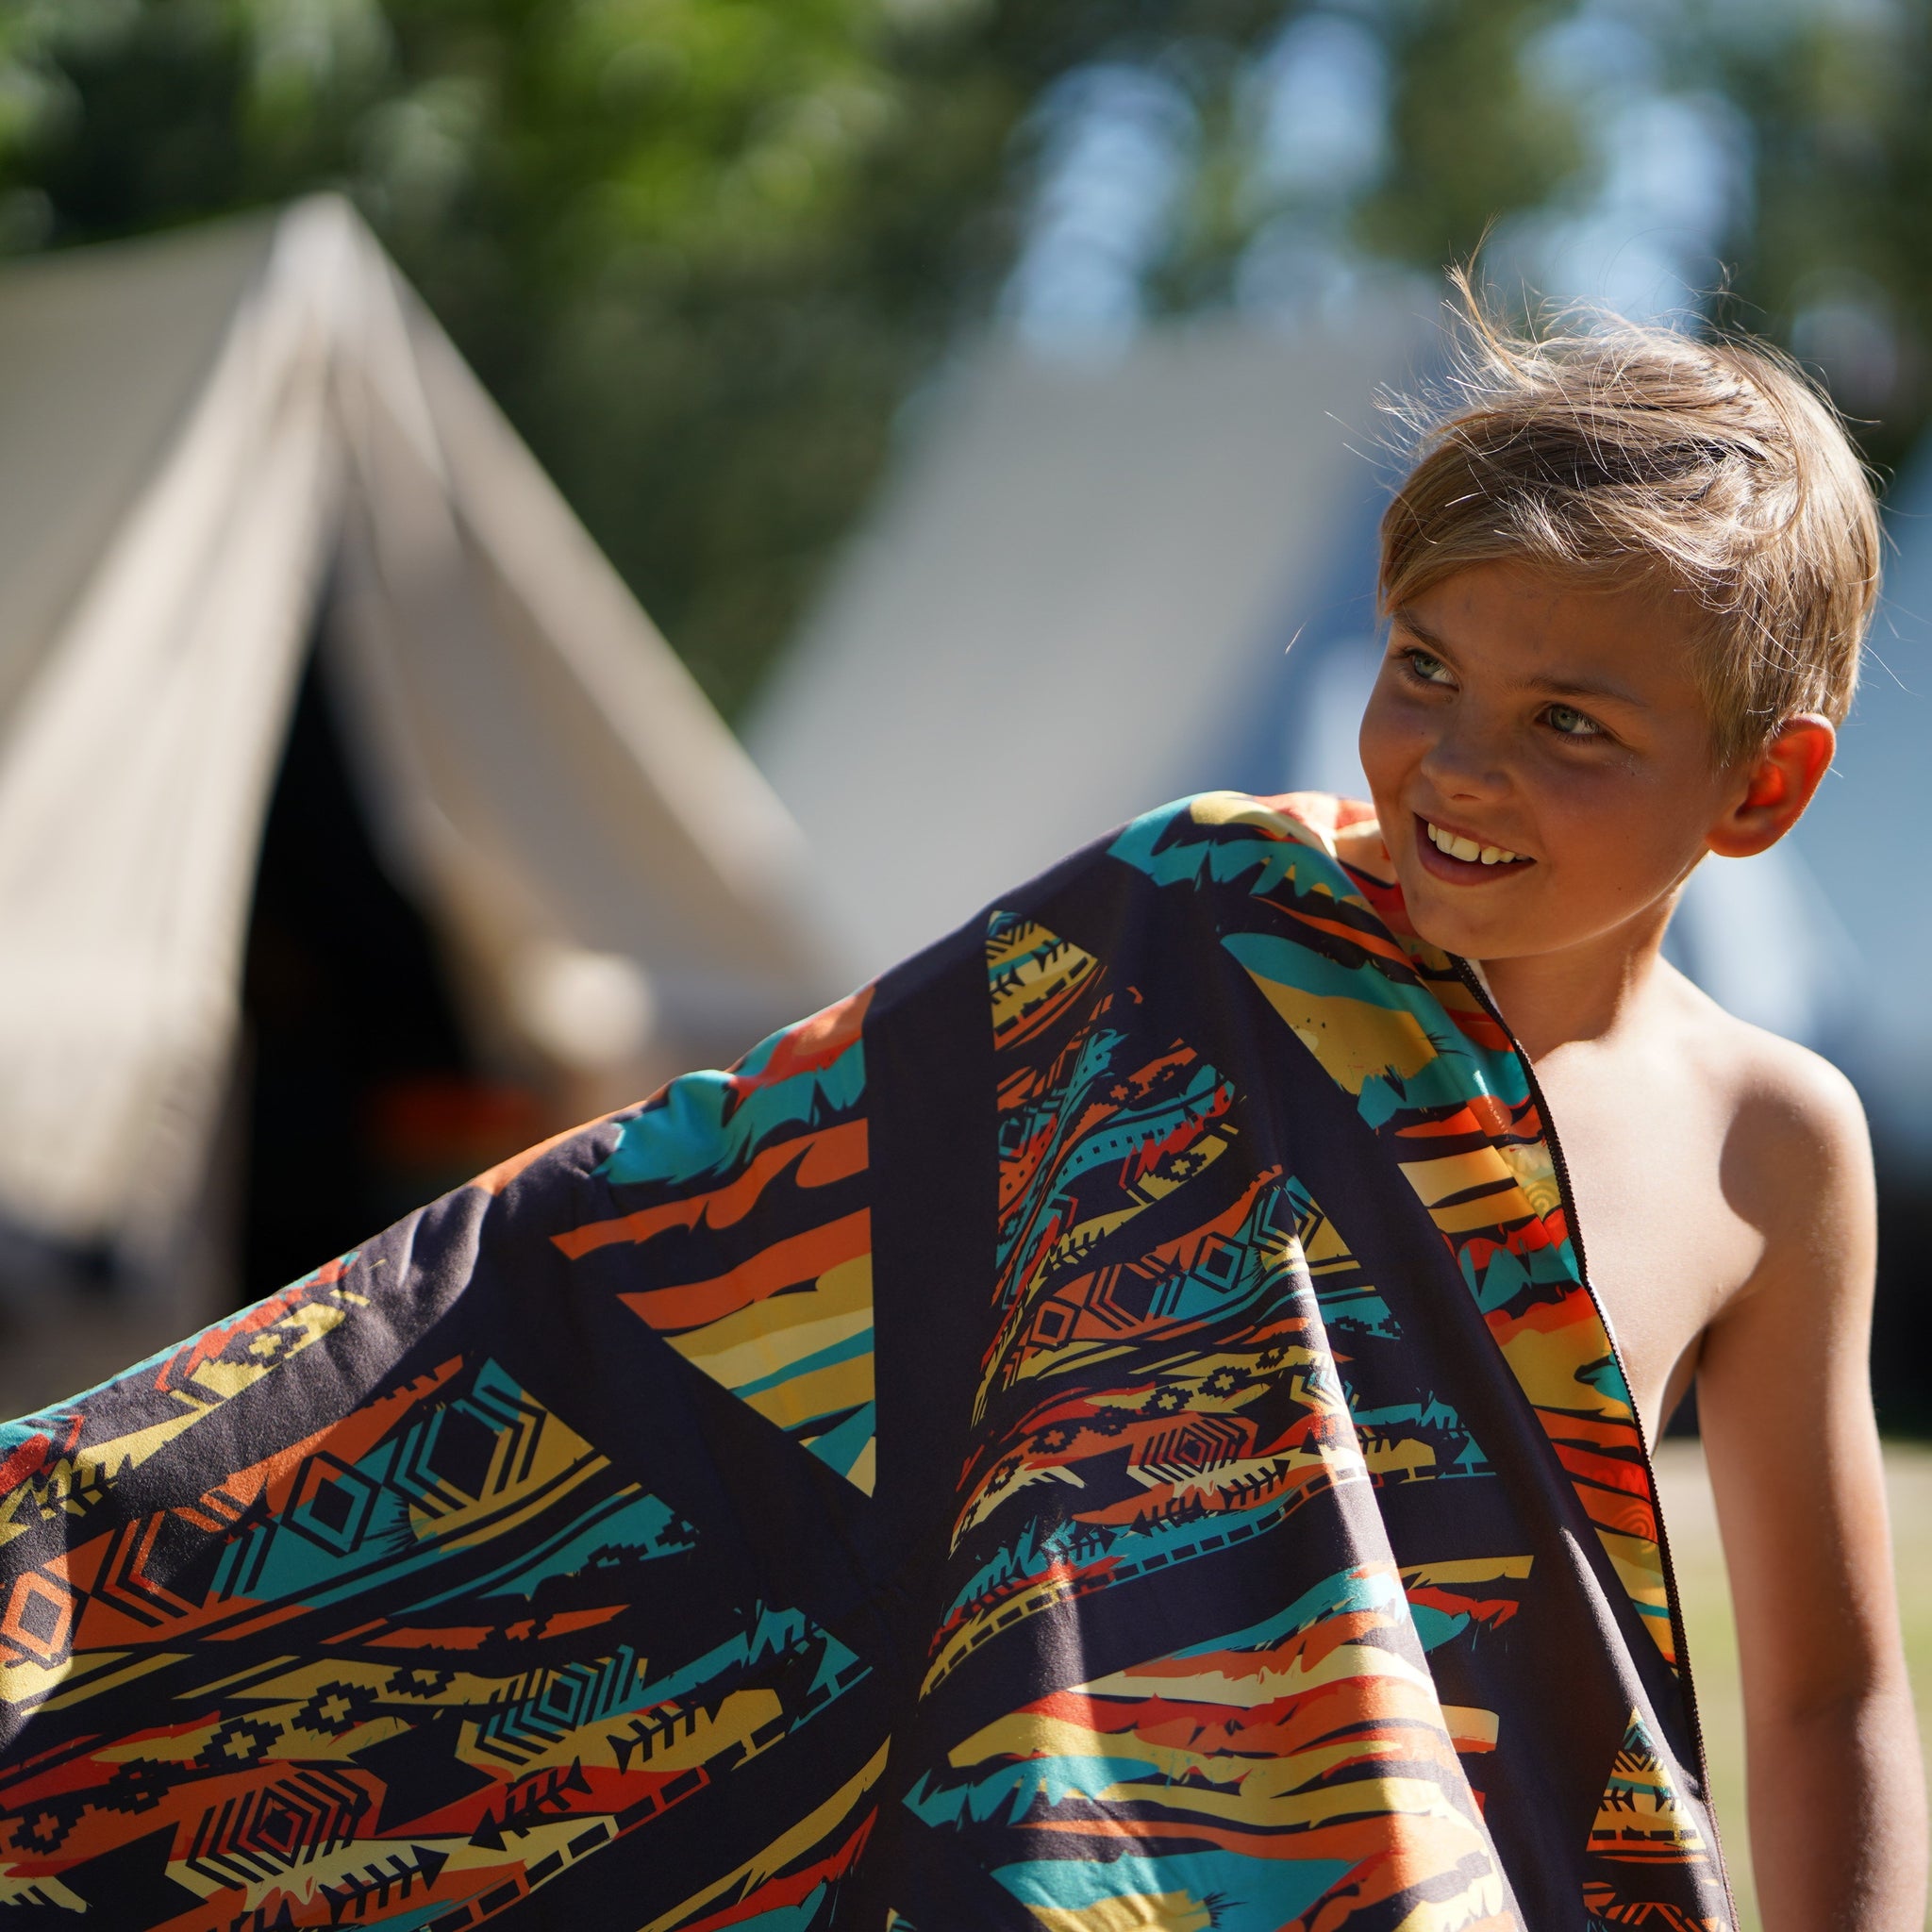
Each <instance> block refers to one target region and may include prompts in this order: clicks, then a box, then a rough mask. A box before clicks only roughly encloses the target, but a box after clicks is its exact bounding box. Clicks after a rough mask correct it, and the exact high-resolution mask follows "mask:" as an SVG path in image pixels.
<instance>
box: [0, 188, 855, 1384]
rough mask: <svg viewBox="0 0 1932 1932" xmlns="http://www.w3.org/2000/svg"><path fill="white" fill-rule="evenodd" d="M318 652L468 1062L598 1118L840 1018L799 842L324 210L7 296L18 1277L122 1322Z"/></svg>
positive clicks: (425, 330)
mask: <svg viewBox="0 0 1932 1932" xmlns="http://www.w3.org/2000/svg"><path fill="white" fill-rule="evenodd" d="M316 654H319V657H320V660H321V663H320V670H321V673H322V675H323V678H324V681H325V684H326V687H327V694H328V697H329V700H330V703H331V707H332V709H333V712H334V715H335V717H336V719H337V723H338V727H339V729H340V732H341V738H342V740H343V742H344V746H345V750H346V753H347V758H348V762H349V763H350V764H351V766H352V767H353V775H354V778H355V780H356V790H357V791H358V794H359V804H360V805H361V807H362V808H363V809H364V810H365V812H366V814H367V817H368V821H369V824H370V828H371V830H372V832H373V835H374V838H375V843H376V845H377V846H378V847H379V849H380V853H381V857H382V859H383V861H384V863H385V865H386V866H387V867H388V869H389V871H390V872H391V874H392V875H393V876H394V878H395V879H396V880H397V881H398V882H399V883H400V884H401V885H402V887H403V888H404V889H405V890H406V891H407V892H408V894H409V895H410V896H411V897H412V898H413V899H414V900H415V901H416V903H417V904H418V905H420V906H421V907H422V908H424V910H425V915H426V916H427V918H428V920H429V924H430V925H431V927H432V929H433V931H434V934H435V938H436V941H437V944H438V946H439V948H440V950H441V954H442V957H443V958H444V960H445V961H446V963H447V965H448V968H449V971H450V974H451V977H452V980H453V983H454V984H455V985H456V987H457V988H458V991H459V992H460V995H461V1000H460V1004H461V1007H462V1010H463V1015H464V1019H465V1023H466V1024H467V1025H469V1026H470V1027H471V1029H472V1030H473V1032H474V1033H475V1036H476V1037H477V1038H478V1040H479V1041H482V1042H483V1044H484V1048H485V1050H486V1051H487V1052H488V1053H489V1054H491V1055H494V1056H496V1057H497V1058H499V1059H505V1060H508V1061H512V1062H515V1063H517V1064H519V1065H523V1066H527V1067H529V1068H532V1069H535V1070H537V1071H538V1072H540V1073H541V1072H543V1071H545V1070H547V1071H548V1073H549V1074H553V1075H555V1076H556V1084H557V1085H558V1087H559V1089H561V1088H564V1087H569V1086H571V1085H572V1083H573V1082H575V1091H587V1088H595V1087H598V1086H599V1085H600V1083H601V1087H602V1090H603V1091H605V1092H606V1093H608V1095H609V1097H610V1099H612V1100H615V1099H617V1098H621V1097H622V1083H624V1082H625V1081H627V1080H632V1079H641V1078H644V1077H646V1076H647V1075H648V1073H649V1072H650V1070H651V1068H652V1066H653V1065H654V1064H655V1065H656V1066H658V1067H668V1066H675V1064H677V1063H678V1062H681V1061H685V1060H687V1059H708V1058H712V1057H714V1056H716V1055H719V1054H726V1053H733V1052H736V1051H738V1050H740V1049H741V1048H742V1047H743V1046H745V1045H747V1044H749V1043H750V1041H752V1040H754V1039H756V1038H757V1037H758V1034H759V1032H760V1031H761V1030H762V1029H764V1028H765V1027H767V1026H768V1025H770V1024H776V1023H778V1022H781V1021H783V1020H785V1019H788V1018H790V1017H793V1016H795V1015H796V1014H797V1013H798V1012H800V1011H802V1010H808V1009H809V1007H810V1006H811V1004H812V1003H813V1002H814V1001H815V1000H816V999H817V998H819V997H820V996H821V995H824V994H825V993H826V992H827V991H830V990H831V989H830V987H829V984H828V982H827V980H826V978H825V974H824V967H823V964H822V962H821V960H820V959H819V958H818V957H817V955H816V954H815V952H814V948H813V945H812V942H811V941H810V940H809V938H808V934H807V928H806V925H805V923H804V921H803V919H802V917H801V915H800V912H799V907H798V901H797V898H796V896H795V892H796V888H795V884H794V882H795V880H796V878H797V876H798V872H799V859H800V853H801V845H800V840H799V837H798V834H797V832H796V830H795V828H794V826H793V824H792V822H791V819H790V818H789V817H788V815H787V814H786V812H785V811H784V809H783V808H781V807H780V806H779V805H778V803H777V802H776V800H775V799H774V796H773V794H772V793H771V791H769V790H768V789H767V787H766V786H765V784H764V783H763V781H762V780H761V779H760V778H759V776H758V774H757V772H756V771H755V769H754V768H753V767H752V765H751V764H750V763H749V761H748V760H747V759H746V758H745V757H744V756H743V755H742V753H741V751H740V749H739V747H738V745H737V743H736V742H735V741H734V740H733V739H732V738H731V736H730V735H729V733H728V732H727V730H726V729H725V727H724V724H722V723H721V722H720V720H719V719H718V717H717V716H716V715H715V713H714V712H713V711H712V710H711V709H710V708H709V707H708V704H707V703H706V702H705V700H704V699H703V697H702V696H701V695H700V693H699V692H698V691H697V689H696V687H695V686H694V685H693V684H692V682H691V679H690V677H689V676H688V675H686V673H685V672H684V671H683V669H682V667H681V666H680V665H679V664H678V663H677V661H676V660H675V658H674V657H673V656H672V654H671V652H670V651H669V650H668V648H667V647H666V646H665V644H664V643H663V641H661V639H660V638H659V637H658V634H657V633H656V631H655V630H654V629H653V628H652V626H651V625H650V623H649V621H648V620H647V619H646V618H645V616H644V615H643V613H642V612H641V610H640V609H639V608H638V607H637V605H636V604H635V602H634V601H633V600H632V598H631V596H630V595H629V593H628V592H627V591H626V590H625V588H624V586H623V585H622V583H621V582H620V580H619V579H618V578H617V576H616V575H615V574H614V573H613V572H612V570H611V569H610V568H609V566H608V564H607V563H606V561H605V560H604V559H603V558H602V557H601V556H600V555H599V554H598V552H597V551H596V550H595V548H594V546H593V545H592V544H591V541H590V539H589V538H588V536H587V535H586V534H585V532H584V531H583V530H582V528H581V527H580V526H579V525H577V523H576V522H575V519H574V518H573V516H572V515H571V513H570V511H569V510H568V509H567V508H566V507H565V506H564V504H563V502H562V500H561V499H560V498H559V497H558V494H557V492H556V491H554V490H553V489H552V488H551V486H550V485H549V484H548V482H547V481H546V480H545V478H544V477H543V476H542V475H541V473H540V471H539V470H538V468H537V466H536V464H535V462H534V460H533V459H532V458H531V457H530V456H529V455H528V453H527V452H526V451H525V449H524V447H523V446H522V444H521V443H520V442H519V441H517V439H516V438H515V436H514V434H513V433H512V432H511V431H510V429H509V427H508V425H507V424H506V423H505V422H504V420H503V419H502V417H501V416H500V415H499V414H498V413H497V411H496V410H495V409H494V408H493V407H492V406H491V403H490V402H489V400H488V398H487V397H486V396H485V395H484V393H483V392H482V391H481V389H480V388H479V386H478V385H477V383H476V382H475V378H474V377H473V376H472V375H470V373H469V372H468V370H467V369H466V368H465V367H464V366H463V364H462V363H461V361H460V360H459V359H458V357H457V355H456V353H455V351H454V350H453V349H452V348H451V346H450V344H449V342H448V341H447V340H446V339H445V338H444V337H443V335H442V334H441V331H440V330H439V329H438V328H437V326H436V325H435V323H434V322H433V321H432V320H431V319H430V317H429V316H428V315H427V314H426V312H425V310H424V309H423V308H422V307H421V305H420V304H419V303H417V302H416V301H415V300H414V299H413V298H412V296H411V295H410V294H409V292H408V290H407V289H406V288H405V287H403V286H402V285H401V283H400V281H399V279H398V277H397V275H395V273H394V271H393V270H392V268H391V266H390V264H389V263H388V261H387V260H386V258H384V257H383V255H382V253H381V251H380V249H379V248H378V247H377V245H376V243H375V241H374V238H373V237H372V236H371V235H370V234H369V232H368V231H367V230H366V229H365V228H364V227H363V226H362V225H360V223H359V222H358V220H357V218H356V217H355V216H354V214H353V213H352V212H351V211H350V210H349V208H347V206H346V205H345V204H343V203H341V202H340V201H337V200H333V199H321V200H316V201H311V202H308V203H305V204H302V205H300V206H297V207H295V208H292V209H291V210H289V211H287V212H286V213H284V214H282V215H280V216H279V217H276V218H273V219H267V220H261V221H257V222H244V223H241V224H237V225H226V226H223V227H219V228H211V229H208V230H203V231H198V232H193V233H188V234H184V235H181V236H179V237H175V238H168V239H163V240H158V241H148V242H139V243H129V244H119V245H115V246H111V247H100V248H94V249H89V250H85V251H78V252H75V253H73V254H70V255H67V256H62V257H56V258H49V259H46V260H44V261H39V262H34V263H31V264H27V265H25V266H22V267H19V268H16V269H14V270H12V271H10V272H9V273H8V275H6V276H5V277H4V278H0V1229H4V1231H5V1235H6V1238H7V1244H6V1245H5V1246H4V1247H0V1289H4V1287H5V1285H6V1279H7V1277H8V1272H9V1266H10V1269H11V1273H12V1274H13V1276H14V1277H15V1278H16V1280H18V1279H20V1278H22V1277H23V1271H24V1269H25V1262H24V1260H23V1257H26V1256H29V1255H38V1256H40V1257H42V1258H45V1257H57V1258H58V1256H60V1255H61V1254H63V1253H70V1252H75V1251H80V1250H86V1251H89V1252H92V1254H94V1255H95V1256H99V1255H101V1254H104V1253H105V1254H107V1255H108V1256H110V1257H111V1258H112V1262H113V1265H114V1272H115V1273H116V1274H117V1275H119V1276H120V1277H123V1278H124V1279H125V1281H128V1282H132V1283H134V1284H135V1286H136V1289H137V1291H138V1292H137V1293H136V1295H135V1297H134V1299H135V1301H136V1303H138V1304H139V1305H140V1306H142V1307H145V1308H146V1309H147V1311H148V1317H151V1319H148V1318H143V1320H144V1322H145V1329H151V1330H153V1331H154V1332H155V1333H156V1334H157V1335H160V1334H164V1333H165V1332H167V1331H168V1330H170V1329H171V1328H174V1327H178V1326H179V1325H180V1324H181V1322H182V1319H183V1316H184V1315H186V1316H188V1317H190V1318H191V1319H192V1317H193V1316H195V1315H198V1314H199V1313H200V1312H201V1310H200V1308H199V1307H196V1306H195V1302H196V1297H197V1295H198V1293H199V1292H200V1289H199V1287H198V1286H197V1284H196V1281H195V1280H194V1278H193V1277H194V1275H195V1271H196V1270H197V1269H200V1268H203V1267H205V1266H207V1265H208V1257H206V1255H199V1256H198V1255H197V1249H196V1243H197V1241H198V1240H199V1239H200V1238H201V1237H202V1236H204V1235H205V1234H206V1233H207V1229H206V1228H205V1227H203V1226H200V1225H198V1218H199V1217H198V1210H197V1207H196V1204H197V1202H198V1201H199V1200H201V1199H202V1198H204V1196H205V1191H206V1188H207V1185H208V1175H209V1164H210V1161H211V1159H212V1158H214V1157H213V1155H212V1152H211V1150H212V1147H213V1141H214V1136H215V1133H216V1128H217V1123H218V1121H219V1119H220V1118H221V1114H222V1109H223V1106H224V1097H225V1093H226V1092H227V1091H228V1088H229V1083H230V1081H231V1077H232V1073H233V1068H234V1064H235V1055H236V1045H237V1038H238V1018H239V1010H240V1008H239V998H240V992H239V987H240V973H241V955H242V938H243V934H244V931H245V929H246V926H247V922H248V917H249V902H250V891H251V885H252V881H253V878H254V868H255V864H256V858H257V852H258V847H259V843H260V840H261V836H262V821H263V813H264V810H265V808H266V805H267V801H268V799H269V796H270V792H271V788H272V785H273V783H274V781H275V774H276V769H277V762H278V759H279V758H280V755H281V747H282V744H283V741H284V738H285V734H286V732H287V730H288V727H289V719H290V714H291V705H292V703H293V698H294V693H295V691H296V690H297V687H298V683H299V681H300V680H301V678H302V677H303V675H305V670H306V668H307V667H308V662H309V660H310V658H311V656H312V655H316ZM314 1258H315V1259H316V1260H321V1259H323V1258H325V1257H321V1256H317V1257H314ZM142 1295H144V1296H145V1300H144V1301H142V1299H141V1297H142ZM17 1299H18V1297H16V1300H17ZM124 1300H125V1297H124ZM68 1325H70V1326H71V1325H73V1324H71V1323H70V1324H68ZM144 1332H145V1331H144ZM7 1346H8V1344H7V1343H6V1342H5V1341H4V1339H0V1352H5V1351H6V1349H7ZM13 1352H14V1354H15V1355H17V1353H18V1349H17V1348H15V1349H14V1351H13ZM49 1392H51V1391H49ZM9 1412H10V1411H9Z"/></svg>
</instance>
